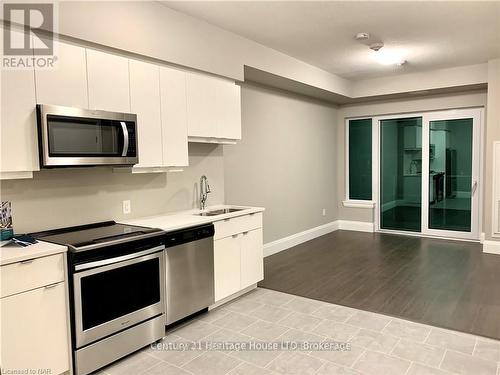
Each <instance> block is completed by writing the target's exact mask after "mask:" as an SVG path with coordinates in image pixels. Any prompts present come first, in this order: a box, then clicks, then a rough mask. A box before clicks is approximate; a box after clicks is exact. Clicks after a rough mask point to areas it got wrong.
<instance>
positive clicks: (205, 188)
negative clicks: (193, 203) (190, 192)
mask: <svg viewBox="0 0 500 375" xmlns="http://www.w3.org/2000/svg"><path fill="white" fill-rule="evenodd" d="M208 193H211V191H210V185H209V184H208V180H207V176H205V175H203V176H201V178H200V210H204V209H205V203H206V202H207V198H208Z"/></svg>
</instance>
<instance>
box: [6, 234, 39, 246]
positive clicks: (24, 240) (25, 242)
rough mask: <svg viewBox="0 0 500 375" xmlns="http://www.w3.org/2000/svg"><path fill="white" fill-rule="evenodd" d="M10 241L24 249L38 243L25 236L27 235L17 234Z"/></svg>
mask: <svg viewBox="0 0 500 375" xmlns="http://www.w3.org/2000/svg"><path fill="white" fill-rule="evenodd" d="M12 241H13V242H14V243H16V244H18V245H20V246H22V247H26V246H30V245H33V244H36V243H38V241H37V240H36V239H35V238H33V237H31V236H29V235H27V234H18V235H17V236H14V237H13V238H12Z"/></svg>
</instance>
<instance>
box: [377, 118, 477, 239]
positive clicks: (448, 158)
mask: <svg viewBox="0 0 500 375" xmlns="http://www.w3.org/2000/svg"><path fill="white" fill-rule="evenodd" d="M377 120H378V126H379V161H378V162H379V192H378V195H379V202H380V204H379V205H378V215H379V216H378V228H379V229H380V230H388V231H409V232H418V233H424V234H429V235H435V236H443V237H453V238H470V239H478V238H479V233H478V230H479V194H478V183H479V168H480V150H479V146H480V127H481V125H480V121H481V110H480V109H467V110H453V111H442V112H427V113H422V114H421V115H412V116H393V117H384V118H379V119H377Z"/></svg>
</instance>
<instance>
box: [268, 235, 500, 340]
mask: <svg viewBox="0 0 500 375" xmlns="http://www.w3.org/2000/svg"><path fill="white" fill-rule="evenodd" d="M259 286H262V287H264V288H269V289H273V290H278V291H282V292H286V293H291V294H295V295H299V296H304V297H308V298H313V299H318V300H322V301H327V302H331V303H336V304H340V305H345V306H350V307H355V308H358V309H362V310H367V311H373V312H378V313H382V314H387V315H391V316H397V317H401V318H404V319H409V320H413V321H416V322H421V323H426V324H431V325H434V326H439V327H444V328H450V329H454V330H458V331H463V332H468V333H473V334H477V335H482V336H487V337H491V338H496V339H500V256H498V255H491V254H484V253H483V252H482V249H481V245H479V244H475V243H470V242H458V241H446V240H437V239H430V238H422V237H408V236H396V235H388V234H377V233H362V232H351V231H336V232H333V233H330V234H327V235H325V236H322V237H319V238H316V239H314V240H312V241H309V242H306V243H303V244H301V245H298V246H296V247H294V248H291V249H289V250H287V251H283V252H281V253H278V254H275V255H272V256H269V257H267V258H265V262H264V280H263V281H262V282H261V283H260V284H259Z"/></svg>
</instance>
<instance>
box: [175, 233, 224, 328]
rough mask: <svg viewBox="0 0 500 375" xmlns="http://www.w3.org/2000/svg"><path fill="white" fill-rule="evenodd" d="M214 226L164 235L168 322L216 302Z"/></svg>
mask: <svg viewBox="0 0 500 375" xmlns="http://www.w3.org/2000/svg"><path fill="white" fill-rule="evenodd" d="M213 236H214V226H213V224H208V225H202V226H197V227H192V228H188V229H183V230H179V231H175V232H171V233H167V234H166V235H165V247H166V250H165V252H166V256H165V259H166V267H165V269H166V298H165V305H166V306H165V307H166V312H167V317H166V323H167V325H169V324H172V323H175V322H177V321H178V320H180V319H182V318H185V317H187V316H189V315H191V314H194V313H196V312H198V311H201V310H203V309H205V308H207V307H208V306H210V305H212V304H213V303H214V241H213Z"/></svg>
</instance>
